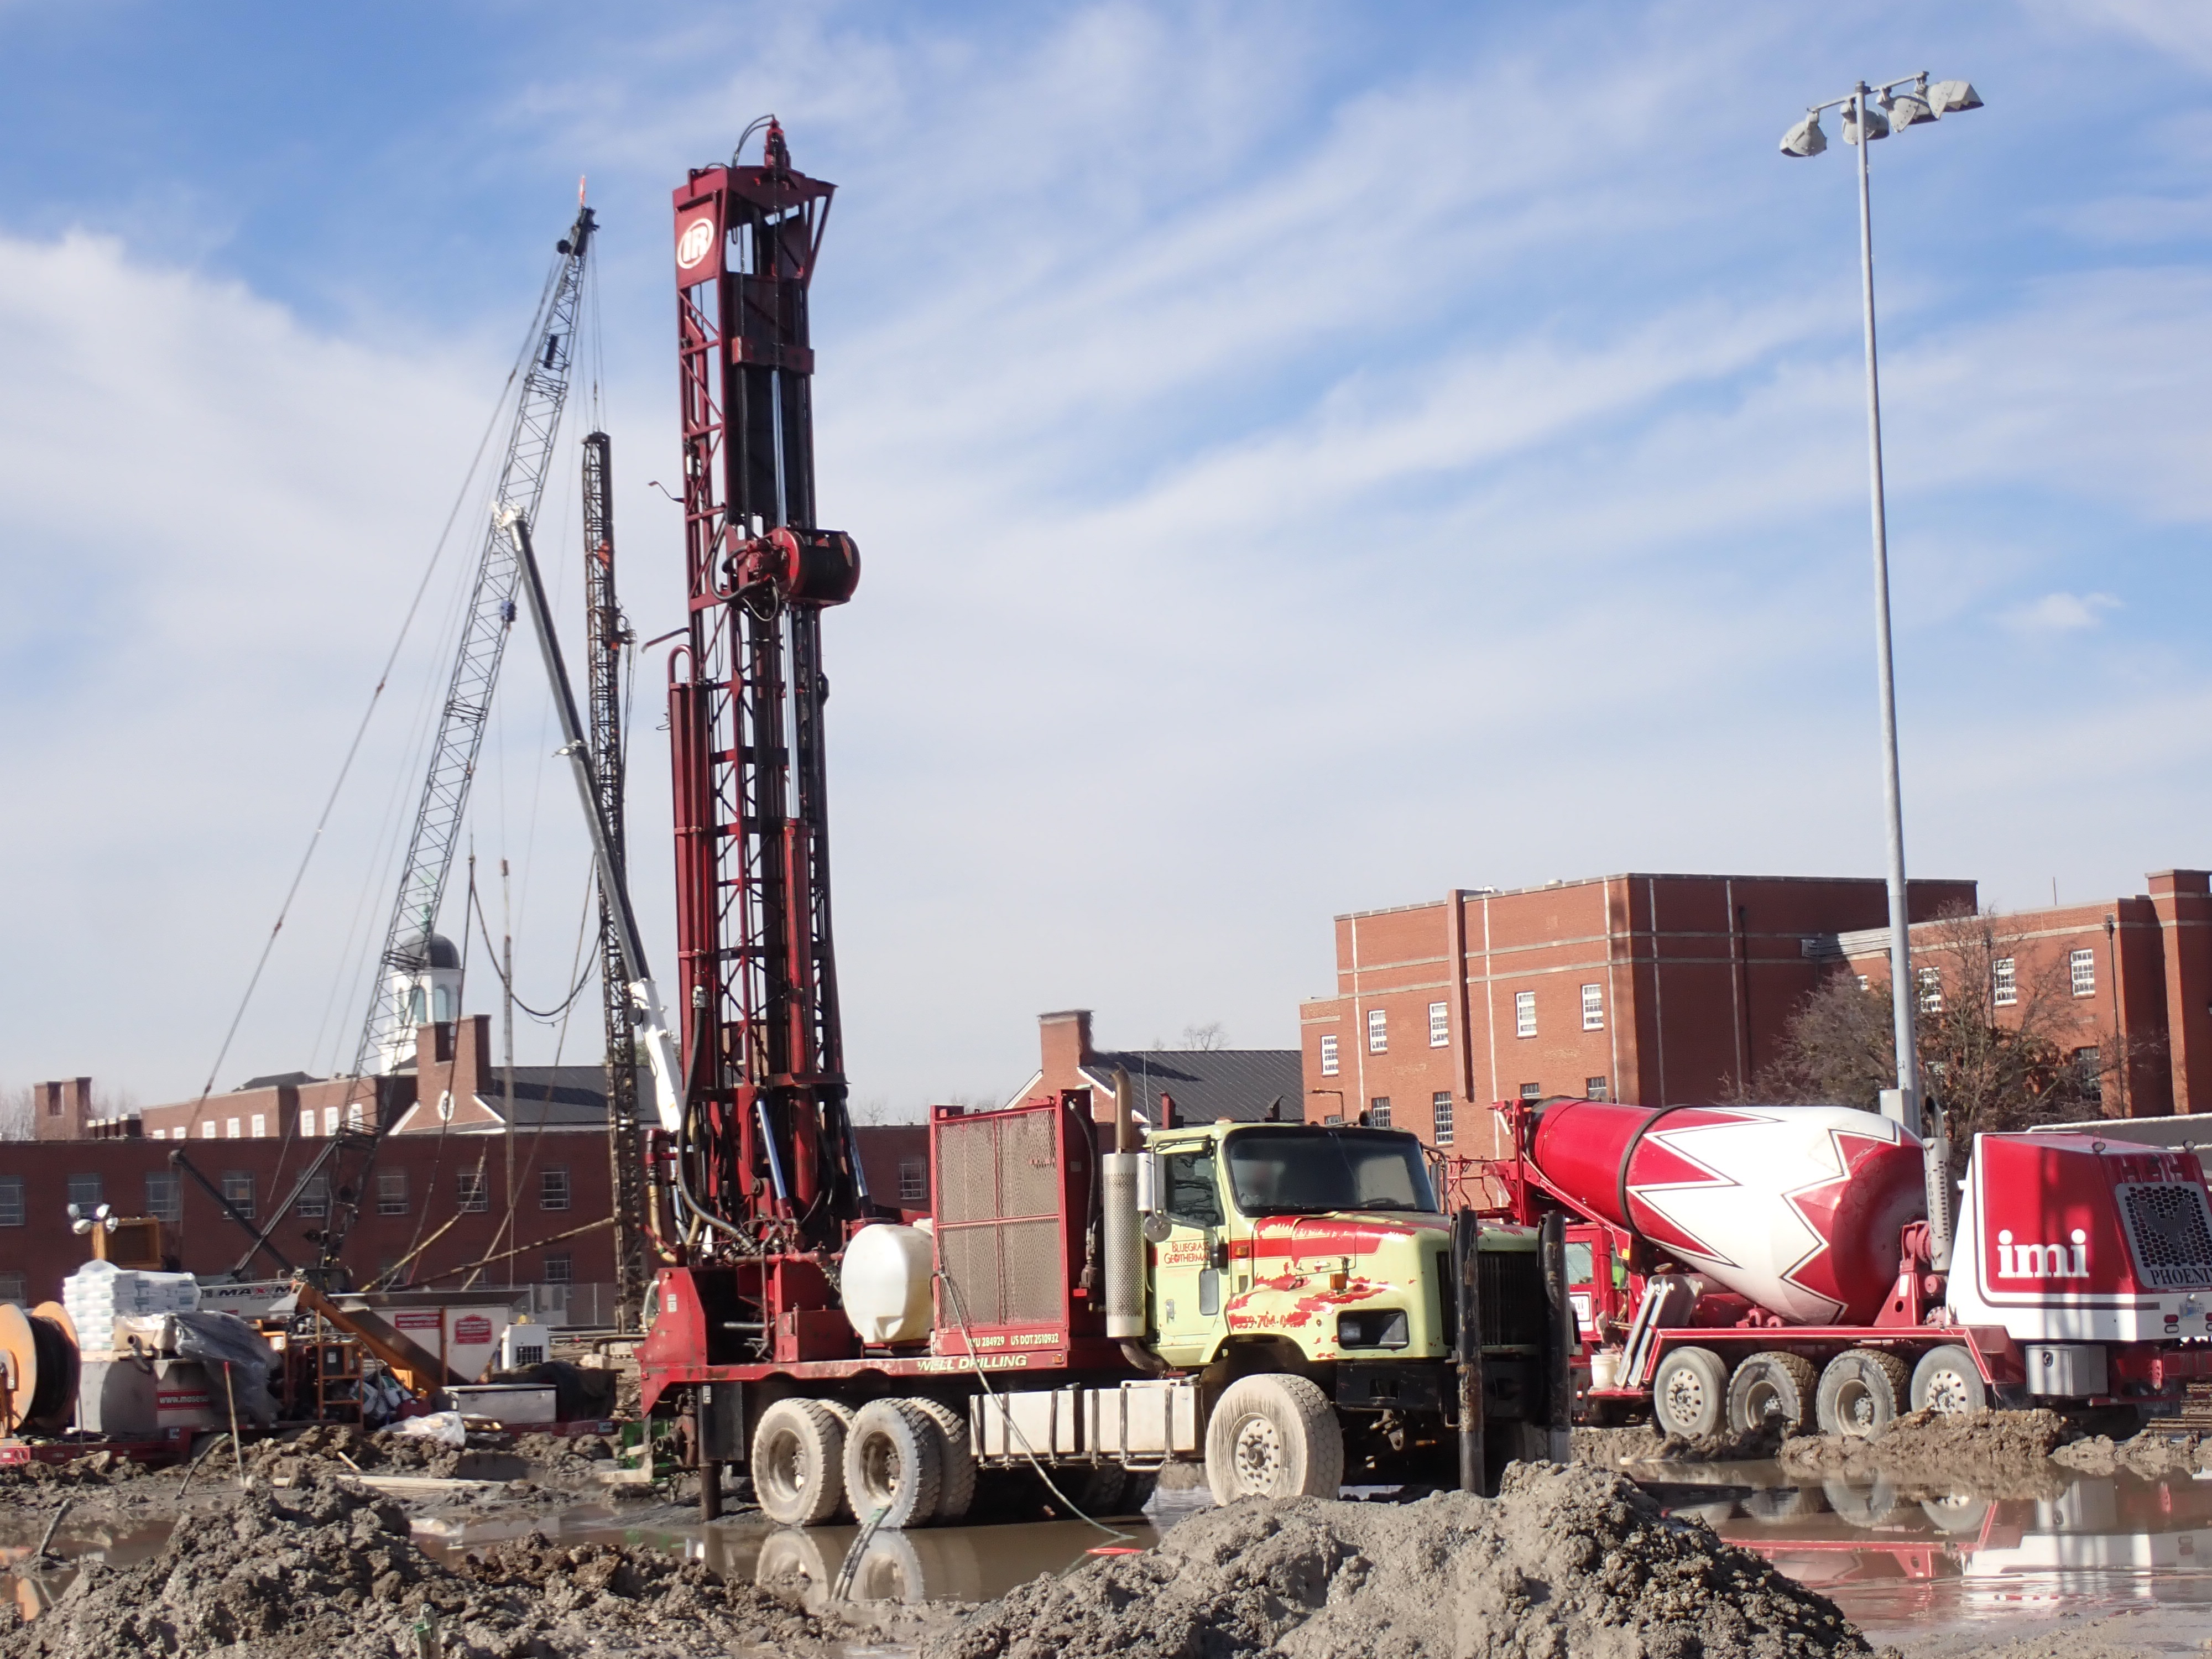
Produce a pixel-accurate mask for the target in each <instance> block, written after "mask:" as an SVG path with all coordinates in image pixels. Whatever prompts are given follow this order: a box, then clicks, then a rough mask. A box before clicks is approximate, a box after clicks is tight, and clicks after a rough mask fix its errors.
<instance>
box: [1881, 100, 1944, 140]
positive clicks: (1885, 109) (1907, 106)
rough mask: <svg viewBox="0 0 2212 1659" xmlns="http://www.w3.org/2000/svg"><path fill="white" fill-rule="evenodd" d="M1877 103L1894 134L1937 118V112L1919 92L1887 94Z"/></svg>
mask: <svg viewBox="0 0 2212 1659" xmlns="http://www.w3.org/2000/svg"><path fill="white" fill-rule="evenodd" d="M1875 102H1876V103H1877V104H1878V105H1880V106H1881V112H1882V113H1883V114H1885V115H1887V116H1888V117H1889V127H1890V131H1893V132H1901V131H1904V130H1905V128H1906V127H1917V126H1918V125H1921V123H1922V122H1923V121H1932V120H1934V119H1935V118H1936V112H1935V110H1934V109H1933V108H1932V107H1930V106H1929V102H1928V100H1927V99H1926V98H1924V97H1923V96H1922V95H1921V94H1920V93H1919V92H1917V91H1913V92H1885V93H1884V94H1882V95H1881V97H1880V98H1878V99H1876V100H1875Z"/></svg>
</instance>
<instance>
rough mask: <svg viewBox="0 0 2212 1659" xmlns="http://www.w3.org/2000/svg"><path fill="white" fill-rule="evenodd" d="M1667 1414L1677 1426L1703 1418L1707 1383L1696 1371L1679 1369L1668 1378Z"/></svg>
mask: <svg viewBox="0 0 2212 1659" xmlns="http://www.w3.org/2000/svg"><path fill="white" fill-rule="evenodd" d="M1667 1414H1668V1416H1669V1417H1671V1418H1673V1419H1674V1425H1675V1426H1676V1427H1677V1428H1680V1427H1684V1426H1686V1425H1689V1424H1692V1423H1696V1422H1699V1421H1701V1420H1703V1419H1704V1417H1705V1382H1704V1380H1703V1379H1702V1378H1700V1377H1699V1376H1698V1374H1697V1373H1696V1372H1695V1371H1693V1370H1679V1371H1676V1372H1675V1373H1674V1375H1673V1376H1670V1377H1668V1379H1667Z"/></svg>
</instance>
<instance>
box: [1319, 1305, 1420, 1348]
mask: <svg viewBox="0 0 2212 1659" xmlns="http://www.w3.org/2000/svg"><path fill="white" fill-rule="evenodd" d="M1410 1340H1412V1339H1411V1337H1410V1336H1409V1335H1408V1334H1407V1323H1406V1310H1404V1309H1403V1308H1362V1309H1359V1310H1357V1311H1356V1312H1352V1313H1340V1314H1339V1315H1337V1316H1336V1346H1338V1347H1340V1348H1402V1347H1404V1346H1406V1345H1407V1343H1408V1342H1409V1341H1410Z"/></svg>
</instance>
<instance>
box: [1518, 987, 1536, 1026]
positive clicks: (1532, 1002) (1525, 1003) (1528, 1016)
mask: <svg viewBox="0 0 2212 1659" xmlns="http://www.w3.org/2000/svg"><path fill="white" fill-rule="evenodd" d="M1513 1035H1514V1036H1524V1037H1532V1036H1535V1035H1536V994H1535V993H1534V991H1516V992H1515V993H1514V994H1513Z"/></svg>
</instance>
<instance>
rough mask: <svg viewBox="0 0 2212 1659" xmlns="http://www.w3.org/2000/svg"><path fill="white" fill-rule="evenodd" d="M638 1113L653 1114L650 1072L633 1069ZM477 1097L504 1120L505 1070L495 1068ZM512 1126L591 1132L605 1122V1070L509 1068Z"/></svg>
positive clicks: (505, 1106)
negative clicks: (511, 1075)
mask: <svg viewBox="0 0 2212 1659" xmlns="http://www.w3.org/2000/svg"><path fill="white" fill-rule="evenodd" d="M637 1097H638V1106H639V1109H640V1110H641V1111H642V1112H644V1113H647V1115H650V1113H651V1111H652V1109H653V1073H651V1072H649V1071H647V1069H646V1068H645V1067H644V1066H639V1067H638V1068H637ZM477 1098H478V1099H479V1100H481V1101H483V1103H484V1104H485V1105H487V1106H489V1107H490V1108H491V1109H492V1110H494V1111H495V1112H497V1113H498V1114H499V1115H501V1117H505V1116H507V1070H506V1068H505V1067H504V1066H493V1067H492V1070H491V1085H490V1086H489V1088H485V1089H480V1090H478V1091H477ZM514 1104H515V1113H514V1121H515V1126H516V1127H518V1128H535V1127H537V1126H538V1125H539V1124H541V1123H543V1124H544V1125H545V1126H546V1127H549V1128H559V1127H562V1126H563V1125H571V1126H578V1127H597V1126H599V1125H603V1124H605V1122H606V1121H607V1068H606V1067H605V1066H516V1067H515V1068H514Z"/></svg>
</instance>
